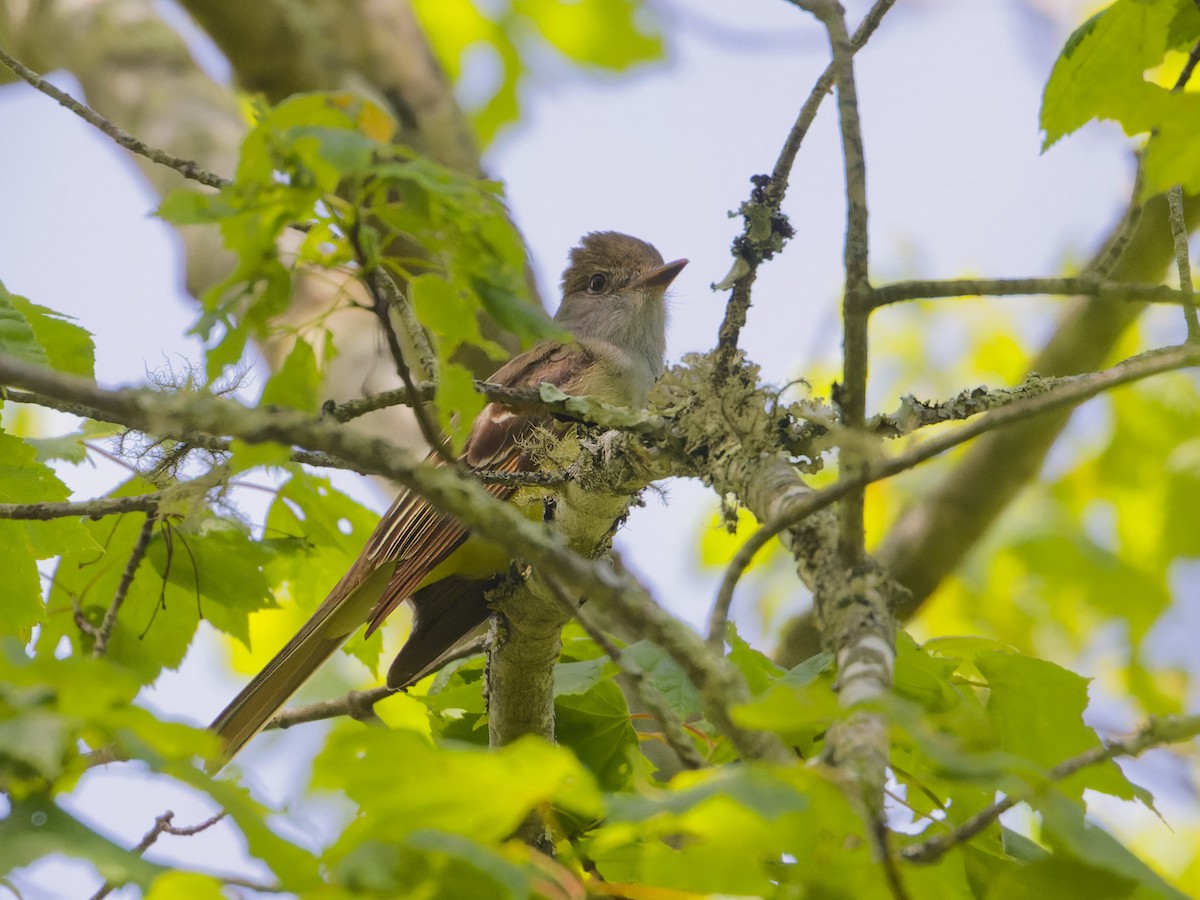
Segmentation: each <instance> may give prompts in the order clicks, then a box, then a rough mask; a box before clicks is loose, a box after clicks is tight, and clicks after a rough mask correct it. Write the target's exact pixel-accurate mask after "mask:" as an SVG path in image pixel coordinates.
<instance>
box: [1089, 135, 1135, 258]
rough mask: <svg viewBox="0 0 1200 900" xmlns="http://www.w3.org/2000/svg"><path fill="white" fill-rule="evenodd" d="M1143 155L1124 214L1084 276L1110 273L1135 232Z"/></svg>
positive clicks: (1123, 254) (1122, 255) (1122, 256)
mask: <svg viewBox="0 0 1200 900" xmlns="http://www.w3.org/2000/svg"><path fill="white" fill-rule="evenodd" d="M1143 161H1144V157H1143V155H1142V154H1141V153H1138V157H1137V168H1136V170H1135V172H1134V176H1133V192H1132V193H1131V194H1130V197H1129V205H1128V206H1127V207H1125V215H1123V216H1122V217H1121V221H1120V222H1119V223H1118V225H1117V228H1116V230H1115V231H1114V232H1113V233H1112V234H1111V235H1110V236H1109V238H1108V240H1107V241H1106V242H1105V244H1104V247H1103V248H1102V249H1101V250H1100V253H1099V254H1098V255H1097V256H1096V258H1095V259H1094V260H1092V262H1091V263H1090V264H1089V265H1088V266H1087V267H1086V268H1085V269H1084V270H1083V276H1084V277H1085V278H1094V279H1104V278H1108V276H1109V275H1110V274H1111V273H1112V270H1113V269H1115V268H1116V267H1117V263H1119V262H1120V261H1121V260H1122V259H1123V258H1124V256H1125V251H1126V250H1127V249H1129V242H1130V241H1132V240H1133V236H1134V234H1136V233H1137V228H1138V225H1139V224H1141V221H1142V209H1143V208H1144V204H1143V203H1142V182H1143V181H1144V180H1145V167H1144V166H1143Z"/></svg>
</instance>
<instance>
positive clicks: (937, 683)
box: [895, 631, 961, 712]
mask: <svg viewBox="0 0 1200 900" xmlns="http://www.w3.org/2000/svg"><path fill="white" fill-rule="evenodd" d="M957 669H958V661H957V660H955V659H939V658H936V657H933V656H931V655H930V654H928V653H926V652H925V651H924V650H922V648H920V647H919V646H917V642H916V641H914V640H913V639H912V637H911V636H910V635H909V634H908V632H906V631H901V632H898V633H897V635H896V674H895V691H896V693H897V694H899V695H900V696H901V697H906V698H907V699H909V700H912V701H913V702H915V703H919V704H920V705H921V706H924V707H925V708H926V709H928V710H930V711H932V712H945V711H946V710H949V709H953V708H954V707H956V706H958V705H959V703H960V702H961V697H960V695H959V692H958V689H957V688H956V687H955V686H954V685H953V684H952V683H951V681H950V679H951V676H952V675H954V673H955V671H957Z"/></svg>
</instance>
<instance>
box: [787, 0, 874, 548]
mask: <svg viewBox="0 0 1200 900" xmlns="http://www.w3.org/2000/svg"><path fill="white" fill-rule="evenodd" d="M794 2H796V3H797V5H799V6H801V7H802V8H804V9H807V10H808V11H809V12H811V13H812V14H813V15H815V16H816V17H817V18H818V19H820V20H821V22H822V24H824V26H825V28H826V29H827V30H828V32H829V44H830V48H831V50H832V53H833V66H834V70H835V72H834V74H835V79H836V81H837V99H838V114H839V118H840V120H841V134H842V159H843V164H844V168H845V180H846V243H845V249H844V252H843V256H844V266H845V270H846V292H845V296H844V299H843V301H842V318H843V337H842V347H843V363H842V385H841V388H840V390H839V392H838V397H837V403H838V407H839V409H840V411H841V416H840V418H841V424H842V426H843V427H845V428H850V429H853V430H859V429H862V428H863V427H864V424H865V420H866V409H867V368H868V361H869V358H870V356H869V350H868V342H867V337H868V330H867V323H868V319H869V318H870V314H871V308H870V303H869V297H868V296H867V293H868V292H869V291H870V287H871V283H870V268H869V245H868V238H867V165H866V155H865V154H864V152H863V141H862V125H861V122H860V120H859V114H858V89H857V87H856V86H855V83H854V51H853V49H852V48H851V46H850V35H849V34H848V33H847V31H846V19H845V13H844V11H843V10H842V7H841V4H839V3H837V2H834V0H794ZM865 466H866V459H865V457H864V455H863V453H862V452H860V451H859V450H858V449H857V448H856V447H855V446H854V445H853V444H846V445H844V446H843V447H842V451H841V455H840V465H839V470H840V474H839V478H849V479H853V478H854V477H856V476H857V475H858V474H859V473H860V472H861V471H862V470H863V469H864V468H865ZM863 505H864V494H863V492H862V491H861V490H856V491H851V492H850V494H849V495H848V496H847V498H846V500H845V501H844V502H843V503H842V504H841V506H840V511H839V529H838V552H839V553H840V555H841V557H842V561H843V562H844V563H845V565H847V566H855V565H858V564H859V563H860V562H862V559H863V556H864V554H865V552H866V550H865V546H864V528H863Z"/></svg>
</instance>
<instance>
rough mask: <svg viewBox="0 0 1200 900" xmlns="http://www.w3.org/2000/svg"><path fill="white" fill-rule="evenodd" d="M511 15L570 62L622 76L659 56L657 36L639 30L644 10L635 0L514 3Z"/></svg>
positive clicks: (527, 0)
mask: <svg viewBox="0 0 1200 900" xmlns="http://www.w3.org/2000/svg"><path fill="white" fill-rule="evenodd" d="M513 11H514V12H515V13H517V14H519V15H522V16H527V17H528V18H529V20H530V21H531V22H532V23H533V25H534V27H535V28H537V30H538V31H539V32H540V33H541V35H542V37H544V38H545V39H546V41H547V42H548V43H550V44H551V45H552V46H553V47H554V48H555V49H556V50H558V51H559V52H560V53H561V54H562V55H563V56H565V57H566V58H567V59H569V60H571V61H572V62H577V63H584V64H587V65H593V66H600V67H602V68H605V69H612V70H615V71H621V70H624V69H628V68H630V67H632V66H635V65H638V64H640V63H645V62H650V61H652V60H656V59H660V58H662V56H663V50H664V45H663V40H662V37H661V35H659V34H656V33H648V32H646V31H644V30H643V27H642V26H643V25H644V23H646V22H647V17H646V16H645V15H644V13H646V12H647V9H646V7H645V6H644V5H643V4H641V3H637V2H635V0H576V2H569V0H514V2H513Z"/></svg>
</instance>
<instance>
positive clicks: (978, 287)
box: [868, 275, 1188, 310]
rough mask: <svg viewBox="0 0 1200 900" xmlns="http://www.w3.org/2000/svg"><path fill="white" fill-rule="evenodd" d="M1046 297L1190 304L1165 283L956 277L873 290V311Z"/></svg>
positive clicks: (1185, 295)
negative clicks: (941, 301) (909, 304)
mask: <svg viewBox="0 0 1200 900" xmlns="http://www.w3.org/2000/svg"><path fill="white" fill-rule="evenodd" d="M1035 294H1046V295H1048V296H1058V297H1096V298H1098V299H1100V300H1128V301H1131V302H1135V303H1187V302H1188V300H1187V294H1186V293H1184V292H1183V291H1180V290H1176V289H1175V288H1170V287H1167V286H1166V285H1162V284H1127V283H1121V282H1116V281H1104V280H1101V279H1100V278H1095V277H1091V276H1089V275H1080V276H1078V277H1075V278H955V279H944V280H937V279H934V280H928V281H897V282H895V283H893V284H885V285H881V286H879V287H874V288H872V289H871V291H870V294H869V295H868V296H869V299H868V302H869V305H870V307H871V309H873V310H875V309H879V308H880V307H883V306H888V305H890V304H892V303H900V302H901V301H904V300H933V299H937V298H947V297H953V298H959V297H1014V296H1015V297H1023V296H1031V295H1035Z"/></svg>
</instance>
